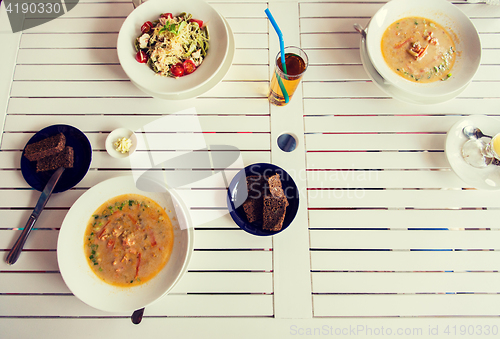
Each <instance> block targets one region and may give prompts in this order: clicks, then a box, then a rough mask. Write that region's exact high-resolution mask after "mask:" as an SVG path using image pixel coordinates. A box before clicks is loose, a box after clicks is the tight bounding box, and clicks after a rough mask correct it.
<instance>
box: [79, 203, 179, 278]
mask: <svg viewBox="0 0 500 339" xmlns="http://www.w3.org/2000/svg"><path fill="white" fill-rule="evenodd" d="M173 241H174V232H173V228H172V223H171V221H170V219H169V217H168V215H167V213H166V211H165V210H164V209H163V208H162V207H161V206H160V205H158V203H156V202H155V201H153V200H151V199H150V198H148V197H145V196H142V195H139V194H124V195H120V196H117V197H114V198H112V199H110V200H108V201H106V202H105V203H104V204H103V205H101V206H100V207H99V208H98V209H97V210H96V211H95V212H94V214H93V215H92V217H91V218H90V221H89V223H88V225H87V229H86V232H85V238H84V244H85V245H84V247H85V254H86V256H87V260H88V263H89V265H90V267H91V268H92V270H93V271H94V273H95V274H96V275H97V276H98V277H99V278H100V279H102V280H103V281H105V282H106V283H109V284H111V285H116V286H135V285H139V284H142V283H144V282H146V281H148V280H150V279H152V278H153V277H154V276H156V274H158V272H159V271H160V270H161V269H162V268H163V267H164V266H165V264H166V263H167V262H168V259H169V258H170V254H171V252H172V247H173Z"/></svg>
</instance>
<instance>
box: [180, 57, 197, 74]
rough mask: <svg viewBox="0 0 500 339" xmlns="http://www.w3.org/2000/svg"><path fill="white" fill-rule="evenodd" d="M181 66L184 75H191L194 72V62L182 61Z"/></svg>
mask: <svg viewBox="0 0 500 339" xmlns="http://www.w3.org/2000/svg"><path fill="white" fill-rule="evenodd" d="M182 66H183V67H184V74H191V73H193V72H194V71H196V65H195V64H194V62H193V61H192V60H186V61H184V63H183V64H182Z"/></svg>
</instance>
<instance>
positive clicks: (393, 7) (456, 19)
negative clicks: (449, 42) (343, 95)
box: [366, 0, 481, 98]
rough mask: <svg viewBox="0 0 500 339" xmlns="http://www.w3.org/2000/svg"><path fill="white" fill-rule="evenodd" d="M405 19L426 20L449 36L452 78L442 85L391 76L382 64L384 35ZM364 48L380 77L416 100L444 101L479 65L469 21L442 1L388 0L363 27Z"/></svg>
mask: <svg viewBox="0 0 500 339" xmlns="http://www.w3.org/2000/svg"><path fill="white" fill-rule="evenodd" d="M405 17H423V18H427V19H430V20H432V21H434V22H436V23H438V24H440V25H441V26H443V27H444V28H445V29H447V30H448V32H450V33H451V34H450V35H451V37H452V39H453V42H454V43H455V47H456V50H457V51H458V53H457V57H456V59H455V64H454V66H453V68H452V69H451V73H452V77H451V78H450V79H448V80H446V81H435V82H432V83H423V84H422V83H416V82H412V81H410V80H407V79H405V78H403V77H402V76H400V75H399V74H397V73H396V72H394V71H393V70H392V69H391V68H389V66H388V65H387V63H386V62H385V59H384V56H383V54H382V49H381V41H382V36H383V34H384V32H385V31H386V29H387V27H389V26H390V25H391V24H392V23H394V22H395V21H396V20H399V19H402V18H405ZM366 48H367V52H368V55H369V57H370V60H371V62H372V64H373V66H374V67H375V69H376V70H377V71H378V73H380V75H381V76H382V77H383V78H384V79H385V80H386V81H387V82H389V83H390V84H392V85H393V86H396V87H398V88H399V89H400V90H401V91H405V92H406V93H410V94H411V95H414V96H420V97H430V98H432V97H444V96H447V95H450V94H453V93H458V92H459V91H460V89H463V88H465V86H467V85H468V84H469V83H470V82H471V80H472V78H473V77H474V75H475V74H476V72H477V69H478V67H479V63H480V61H481V42H480V40H479V35H478V33H477V30H476V28H475V27H474V25H473V23H472V22H471V21H470V19H469V18H468V17H467V15H465V14H464V13H463V12H462V11H461V10H460V9H459V8H458V7H457V6H456V5H454V4H452V3H451V2H448V1H446V0H418V1H415V0H392V1H389V2H388V3H387V4H385V5H384V6H382V7H381V8H380V9H379V10H378V11H377V13H376V14H375V15H374V16H373V17H372V19H371V20H370V23H369V25H368V27H367V37H366Z"/></svg>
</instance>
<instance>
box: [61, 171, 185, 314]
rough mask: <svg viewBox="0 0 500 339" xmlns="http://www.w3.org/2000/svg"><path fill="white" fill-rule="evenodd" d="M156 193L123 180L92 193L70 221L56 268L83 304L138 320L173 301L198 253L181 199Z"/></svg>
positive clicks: (103, 184) (77, 204)
mask: <svg viewBox="0 0 500 339" xmlns="http://www.w3.org/2000/svg"><path fill="white" fill-rule="evenodd" d="M156 191H157V192H143V191H141V190H139V189H138V188H137V187H136V185H135V183H134V179H133V177H129V176H123V177H117V178H113V179H109V180H106V181H103V182H101V183H100V184H97V185H96V186H94V187H92V188H91V189H89V190H88V191H87V192H85V193H84V194H83V195H82V196H81V197H80V198H79V199H78V200H77V201H76V202H75V203H74V204H73V206H72V207H71V209H70V210H69V212H68V213H67V215H66V217H65V219H64V221H63V224H62V226H61V231H60V233H59V239H58V243H57V260H58V263H59V269H60V271H61V275H62V277H63V279H64V281H65V283H66V284H67V286H68V287H69V289H70V290H71V291H72V292H73V294H74V295H75V296H76V297H78V298H79V299H80V300H81V301H83V302H84V303H86V304H88V305H90V306H92V307H94V308H97V309H100V310H103V311H107V312H132V311H134V310H136V309H139V308H142V307H144V306H146V305H149V304H151V303H152V302H154V301H156V300H158V299H159V298H161V297H162V296H164V295H166V294H167V293H168V292H169V291H170V290H171V289H172V288H173V287H174V285H175V284H176V283H177V282H178V281H179V279H180V278H181V277H182V275H183V273H184V272H185V271H186V269H187V265H188V262H189V259H190V256H191V252H192V250H193V231H192V227H191V221H190V218H189V214H188V213H187V212H186V208H185V207H184V204H183V203H182V201H181V200H180V199H179V198H178V197H177V195H176V194H175V192H173V191H171V190H168V189H164V191H163V192H162V191H161V190H156Z"/></svg>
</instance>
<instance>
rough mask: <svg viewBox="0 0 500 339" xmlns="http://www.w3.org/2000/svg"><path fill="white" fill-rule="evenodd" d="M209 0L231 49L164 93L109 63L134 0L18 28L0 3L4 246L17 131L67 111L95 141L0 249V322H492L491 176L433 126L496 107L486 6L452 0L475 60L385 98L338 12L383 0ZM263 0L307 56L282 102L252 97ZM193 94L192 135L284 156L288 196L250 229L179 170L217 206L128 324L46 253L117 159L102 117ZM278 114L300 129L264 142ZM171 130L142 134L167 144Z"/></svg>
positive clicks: (260, 55) (21, 217)
mask: <svg viewBox="0 0 500 339" xmlns="http://www.w3.org/2000/svg"><path fill="white" fill-rule="evenodd" d="M211 3H212V4H213V6H214V7H215V8H216V9H217V10H218V11H219V12H220V13H221V14H222V15H223V16H225V18H226V19H227V20H228V22H229V24H230V25H231V27H232V29H233V31H234V33H235V40H236V55H235V59H234V62H233V66H232V67H231V69H230V71H229V73H228V74H227V76H226V77H225V78H224V80H223V81H222V82H221V83H220V84H219V85H217V86H216V87H215V88H213V89H212V90H210V91H209V92H207V93H206V94H204V95H202V96H201V97H199V98H196V99H192V100H185V101H173V102H172V101H168V102H167V101H163V100H160V99H153V98H151V97H149V96H147V95H145V94H144V93H142V92H141V91H140V90H138V89H137V88H136V87H134V85H133V84H131V83H130V81H129V80H128V78H127V77H126V75H125V73H124V72H123V71H122V69H121V66H120V65H119V63H118V59H117V55H116V49H115V47H116V38H117V33H118V31H119V28H120V26H121V24H122V22H123V20H124V19H125V18H126V16H127V15H128V14H129V13H130V12H131V11H132V4H131V2H128V1H119V0H114V1H113V0H111V1H100V0H80V3H79V4H78V5H77V6H76V7H75V9H73V10H72V11H70V12H68V13H67V14H66V15H65V16H63V17H61V18H58V19H56V20H54V21H52V22H50V23H46V24H44V25H41V26H38V27H35V28H32V29H30V30H28V31H25V32H23V33H17V34H12V33H11V32H10V33H9V26H8V24H7V23H6V20H5V12H4V8H2V12H0V13H1V15H0V19H2V18H3V20H2V21H0V25H1V28H2V30H1V31H2V33H0V55H1V59H0V60H1V62H0V75H1V77H0V113H2V117H1V120H0V121H1V123H2V134H1V148H0V169H1V172H0V251H2V252H3V254H2V256H3V258H4V257H5V256H6V255H7V252H8V251H9V249H10V248H11V246H12V245H13V243H14V241H15V239H16V238H17V236H18V235H19V233H20V230H19V228H21V227H23V226H24V223H25V221H26V219H27V217H28V216H29V214H30V213H31V210H32V209H33V207H34V205H35V203H36V200H37V198H38V195H39V193H38V192H36V191H34V190H32V189H31V188H30V187H29V186H28V185H27V184H26V182H25V181H24V180H23V177H22V175H21V172H20V157H21V150H22V148H23V146H24V145H25V143H26V142H27V140H29V138H30V137H31V136H32V135H33V133H35V132H36V131H38V130H40V129H42V128H43V127H46V126H48V125H51V124H56V123H65V124H70V125H73V126H75V127H78V128H79V129H81V130H82V131H84V132H85V133H86V135H87V136H88V137H89V139H90V140H91V143H92V147H93V150H94V151H93V161H92V164H91V169H90V171H89V173H88V174H87V176H86V177H85V178H84V180H83V181H82V182H80V184H78V185H77V186H76V187H75V188H74V189H71V190H70V191H67V192H64V193H60V194H55V195H54V196H53V197H51V199H50V201H49V204H48V205H47V208H46V210H45V211H44V212H43V213H42V216H41V218H40V220H39V222H38V223H37V226H36V227H37V229H35V230H34V231H33V232H32V234H31V236H30V238H29V240H28V242H27V243H26V246H25V250H24V251H23V253H22V254H21V257H20V259H19V261H18V262H17V263H16V264H15V265H13V266H8V265H7V264H6V263H5V262H4V260H3V258H2V260H1V261H0V338H35V337H37V338H49V337H50V338H54V337H56V338H62V337H68V336H71V338H87V337H98V338H101V337H102V338H104V337H109V338H114V337H122V338H123V337H124V338H129V337H132V336H133V335H140V336H141V337H146V336H155V337H160V338H163V337H172V338H257V337H264V338H284V337H289V336H290V337H294V336H306V335H307V336H312V335H316V336H335V335H336V336H338V337H340V336H345V337H348V336H352V337H363V336H372V335H373V336H375V335H376V336H390V335H398V336H402V337H413V336H415V337H425V336H429V335H434V334H439V337H467V336H468V337H482V336H493V334H497V335H498V333H499V331H500V329H499V327H500V318H499V317H500V295H499V293H500V273H499V270H500V254H499V253H500V245H499V244H500V232H498V231H499V229H500V226H499V225H500V223H498V219H499V216H500V211H499V207H500V203H499V201H500V200H499V198H500V192H498V191H482V190H475V189H470V187H469V186H468V185H467V184H465V183H464V182H462V181H461V180H460V179H459V178H458V177H457V176H456V175H455V174H454V172H453V171H452V170H451V168H450V165H449V163H448V162H447V160H446V155H445V153H444V142H445V137H446V132H447V131H448V130H449V128H450V127H451V126H452V125H453V124H454V123H455V122H456V121H458V120H459V119H461V118H462V117H463V116H466V115H474V114H486V115H492V116H493V115H500V19H499V17H500V7H495V6H488V5H485V4H481V3H480V4H468V3H466V2H464V1H457V2H456V5H457V6H459V7H460V9H462V10H463V11H464V12H465V13H466V14H467V15H468V16H469V17H471V19H472V21H473V23H474V24H475V26H476V27H477V29H478V31H479V32H480V37H481V42H482V46H483V57H482V62H481V66H480V69H479V72H478V73H477V75H476V77H475V78H474V81H473V82H472V84H471V85H470V86H469V87H468V88H467V89H466V90H465V92H463V93H462V94H461V95H460V96H459V97H458V98H457V99H455V100H453V101H451V102H448V103H445V104H439V105H432V106H417V105H410V104H405V103H402V102H399V101H397V100H394V99H392V98H389V97H387V96H386V95H385V94H384V93H383V92H382V91H381V90H379V89H378V88H377V87H376V86H375V85H374V84H373V83H372V82H371V81H370V80H369V78H368V75H367V74H366V73H365V71H364V70H363V67H362V65H361V61H360V56H359V41H360V39H359V35H358V34H356V33H355V32H354V30H353V28H352V24H353V23H355V22H358V23H360V24H362V25H364V24H366V23H367V22H368V20H369V18H370V17H371V16H372V15H373V14H374V13H375V12H376V11H377V9H378V8H380V7H381V6H382V5H383V1H377V2H372V1H367V0H365V1H351V0H342V1H321V0H320V1H317V0H315V1H306V0H304V1H280V0H275V1H274V0H273V1H271V0H270V1H260V0H255V1H253V2H246V1H231V0H220V1H217V2H211ZM2 7H3V5H2ZM267 7H269V8H270V9H271V12H272V13H273V15H274V16H275V18H276V20H277V21H278V23H279V24H280V27H281V29H282V31H283V33H284V35H285V42H286V44H287V45H299V46H301V47H302V48H304V49H305V50H306V52H307V53H308V55H309V58H310V67H309V70H308V71H307V73H306V75H305V77H304V79H303V83H302V86H301V88H299V90H298V92H297V93H296V94H295V96H294V98H293V100H292V101H291V103H290V105H288V106H286V107H283V108H277V107H274V106H270V105H269V103H268V101H267V98H266V90H267V87H268V84H269V78H270V74H271V72H272V69H271V68H270V66H269V63H270V60H272V59H273V58H274V56H275V55H276V53H277V48H278V47H279V45H278V42H277V38H276V35H275V33H274V31H273V29H272V26H270V25H269V23H268V20H267V18H266V16H265V13H264V9H265V8H267ZM191 107H195V108H196V111H197V113H198V116H199V121H200V123H201V126H202V129H203V132H204V133H203V136H204V137H205V140H206V141H207V144H225V145H232V146H236V147H238V148H239V149H240V150H241V154H242V158H243V160H244V162H245V164H251V163H255V162H272V163H274V164H277V165H279V166H281V167H283V168H285V169H286V170H287V171H289V172H290V173H292V174H293V175H294V177H295V179H296V182H297V183H298V185H299V189H300V191H301V200H300V202H301V203H300V208H299V212H298V214H297V217H296V219H295V221H294V222H293V224H292V225H291V226H290V227H289V228H288V229H287V230H286V231H285V232H283V233H281V234H279V235H277V236H275V237H272V238H271V237H254V236H251V235H249V234H247V233H245V232H243V231H241V230H240V229H239V228H238V227H237V226H236V225H235V224H234V222H233V221H232V220H231V218H230V217H229V216H228V215H227V214H226V215H224V214H225V213H224V208H225V194H226V191H225V187H223V186H217V187H213V186H204V185H203V184H200V185H198V186H197V185H192V186H191V187H189V191H190V192H188V196H189V197H190V199H192V202H193V206H194V207H193V208H192V209H191V213H192V215H193V216H194V218H195V219H196V218H198V217H203V216H207V215H209V216H210V215H211V216H213V218H212V219H215V220H214V221H212V222H210V223H205V224H198V225H196V229H195V251H194V254H193V257H192V260H191V262H190V265H189V270H188V272H187V274H186V275H185V276H184V277H183V278H182V280H181V281H180V282H179V284H178V285H177V286H176V287H175V289H174V290H173V291H172V293H170V294H169V295H168V296H166V297H165V298H164V299H162V300H160V301H158V302H156V303H155V304H153V305H151V306H149V307H147V308H146V311H145V318H144V320H143V322H142V323H141V324H140V325H137V326H136V325H133V324H132V323H131V321H130V318H129V317H130V315H129V314H108V313H104V312H101V311H98V310H95V309H93V308H91V307H89V306H87V305H86V304H84V303H82V302H81V301H80V300H78V299H77V298H76V297H74V296H73V295H72V294H71V292H70V291H69V289H68V288H67V287H66V285H65V284H64V281H63V280H62V278H61V275H60V273H59V270H58V265H57V260H56V242H57V236H58V232H59V228H60V225H61V222H62V220H63V218H64V216H65V214H66V212H67V211H68V209H69V208H70V207H71V205H72V203H73V202H74V201H75V200H76V199H77V198H78V197H79V196H80V195H82V194H83V193H84V192H85V191H86V190H87V189H88V188H90V187H92V186H93V185H95V184H97V183H99V182H101V181H103V180H105V179H107V178H111V177H115V176H118V175H124V174H129V173H130V166H128V167H127V165H126V162H125V163H124V162H119V161H116V160H115V159H113V158H111V157H110V156H108V154H107V153H106V151H105V149H104V140H105V138H106V135H107V133H109V131H111V130H113V129H114V128H117V127H127V128H130V129H133V130H135V129H138V128H140V127H141V126H143V125H145V124H147V123H149V122H152V121H154V120H156V119H158V118H160V117H162V116H164V115H169V114H174V113H176V112H179V111H181V110H183V109H186V108H191ZM3 113H5V114H3ZM178 118H179V121H182V119H183V118H186V117H183V116H182V115H179V116H178ZM176 131H177V129H176V128H175V126H173V127H172V130H162V131H157V132H162V133H171V132H176ZM186 132H190V131H189V130H188V129H185V130H184V131H183V133H186ZM241 132H244V133H241ZM284 132H288V133H292V134H293V135H295V136H296V137H297V139H298V147H297V149H296V150H295V151H293V152H291V153H285V152H282V151H281V150H280V149H279V148H278V147H277V144H276V139H277V137H278V136H279V135H281V134H282V133H284ZM179 148H180V147H179V146H178V145H169V146H167V147H162V148H160V149H158V150H156V151H158V152H166V153H167V152H171V153H172V155H173V156H174V155H175V152H177V151H179ZM202 170H206V171H209V170H210V168H204V169H202ZM237 170H238V168H232V169H230V170H229V172H230V171H232V173H233V174H234V173H236V171H237ZM218 215H223V216H222V217H220V218H217V216H218Z"/></svg>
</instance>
